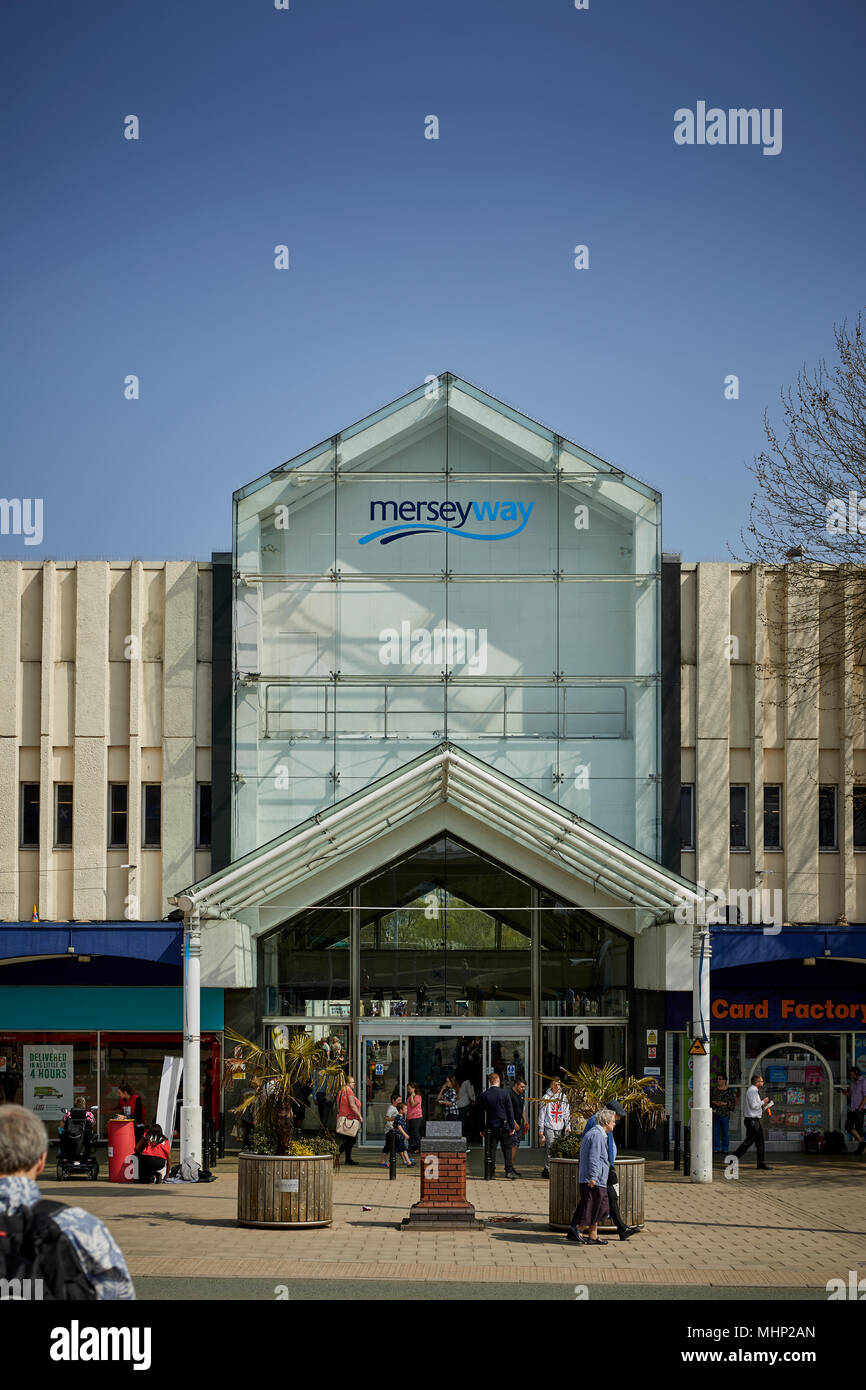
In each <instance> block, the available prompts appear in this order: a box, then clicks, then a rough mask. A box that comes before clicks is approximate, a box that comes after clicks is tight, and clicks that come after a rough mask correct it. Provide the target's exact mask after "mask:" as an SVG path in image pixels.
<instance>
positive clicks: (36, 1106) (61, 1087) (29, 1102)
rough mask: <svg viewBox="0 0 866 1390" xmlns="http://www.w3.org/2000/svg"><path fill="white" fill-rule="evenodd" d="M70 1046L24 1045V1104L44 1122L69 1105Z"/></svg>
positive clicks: (57, 1117)
mask: <svg viewBox="0 0 866 1390" xmlns="http://www.w3.org/2000/svg"><path fill="white" fill-rule="evenodd" d="M72 1102H73V1081H72V1048H71V1047H54V1046H50V1045H48V1044H45V1045H42V1044H39V1045H37V1044H35V1043H33V1044H29V1045H26V1046H25V1047H24V1105H25V1106H26V1108H27V1109H28V1110H32V1111H33V1112H34V1114H36V1115H38V1116H39V1118H40V1119H41V1120H44V1121H45V1123H46V1124H47V1125H50V1124H51V1123H52V1121H60V1120H62V1119H63V1112H64V1111H65V1110H71V1109H72Z"/></svg>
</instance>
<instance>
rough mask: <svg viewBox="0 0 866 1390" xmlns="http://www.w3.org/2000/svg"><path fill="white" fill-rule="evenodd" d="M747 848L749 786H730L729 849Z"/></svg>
mask: <svg viewBox="0 0 866 1390" xmlns="http://www.w3.org/2000/svg"><path fill="white" fill-rule="evenodd" d="M748 848H749V788H748V787H747V786H744V785H739V786H734V785H732V786H731V849H744V850H747V849H748Z"/></svg>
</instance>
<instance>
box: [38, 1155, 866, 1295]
mask: <svg viewBox="0 0 866 1390" xmlns="http://www.w3.org/2000/svg"><path fill="white" fill-rule="evenodd" d="M216 1172H217V1174H218V1176H217V1180H216V1182H213V1183H208V1184H201V1185H196V1184H181V1185H173V1184H163V1185H161V1186H157V1187H152V1186H126V1185H113V1184H109V1183H107V1182H99V1183H78V1182H76V1183H72V1182H67V1183H57V1182H56V1181H45V1182H42V1183H41V1184H40V1186H41V1187H42V1189H43V1191H44V1192H45V1194H46V1196H51V1197H57V1198H59V1199H60V1200H61V1201H65V1202H67V1203H69V1204H70V1205H79V1206H83V1207H85V1208H86V1209H87V1210H88V1211H92V1212H94V1213H95V1214H96V1215H98V1216H100V1217H101V1218H102V1219H103V1220H104V1221H106V1223H107V1224H108V1226H109V1228H110V1229H111V1231H112V1232H113V1234H114V1236H115V1238H116V1239H117V1241H118V1243H119V1245H120V1246H121V1248H122V1250H123V1251H124V1253H125V1255H126V1258H127V1261H128V1263H129V1267H130V1271H131V1273H132V1276H133V1279H135V1278H136V1277H139V1278H142V1279H144V1280H145V1281H150V1280H156V1279H158V1280H160V1281H161V1283H162V1281H165V1280H169V1279H174V1280H208V1281H213V1280H234V1281H238V1280H247V1279H249V1280H255V1279H260V1280H261V1279H265V1280H269V1279H273V1280H274V1281H275V1282H286V1281H289V1280H297V1281H301V1282H302V1283H304V1285H305V1286H306V1285H307V1284H309V1283H315V1282H316V1281H322V1280H325V1281H327V1280H331V1281H344V1280H353V1279H354V1280H383V1279H385V1280H388V1279H391V1280H393V1279H398V1280H403V1281H407V1280H408V1281H426V1282H439V1283H453V1284H459V1283H461V1282H464V1283H465V1282H468V1281H471V1282H472V1283H478V1284H497V1283H567V1282H568V1281H571V1282H572V1284H575V1283H585V1284H591V1285H596V1284H597V1285H600V1286H603V1285H622V1286H624V1287H625V1286H634V1285H639V1284H645V1285H647V1286H655V1285H658V1286H659V1287H662V1286H664V1287H669V1288H683V1289H688V1288H697V1287H702V1288H736V1287H740V1288H752V1289H754V1288H790V1289H792V1290H794V1289H800V1290H823V1289H824V1286H825V1285H826V1282H827V1280H828V1279H831V1278H837V1277H843V1278H846V1277H847V1272H848V1271H849V1270H851V1269H859V1270H861V1271H862V1270H863V1269H864V1268H866V1164H864V1163H863V1162H862V1161H860V1160H858V1159H856V1158H854V1157H853V1156H841V1155H840V1156H839V1158H838V1159H829V1160H828V1159H827V1158H824V1157H817V1158H815V1159H809V1160H804V1159H802V1158H800V1156H799V1155H792V1156H790V1157H787V1158H785V1159H780V1158H778V1157H776V1158H775V1159H774V1163H773V1172H772V1173H758V1172H757V1171H755V1170H754V1169H751V1168H746V1167H743V1168H741V1170H740V1177H739V1179H738V1180H736V1181H730V1180H726V1179H725V1178H724V1176H723V1172H722V1170H721V1169H719V1171H718V1174H717V1177H716V1180H715V1181H714V1182H713V1183H712V1184H706V1185H705V1184H697V1183H692V1182H691V1180H690V1179H688V1178H685V1177H683V1176H682V1174H675V1173H674V1172H673V1170H672V1166H671V1165H670V1164H669V1163H668V1164H665V1163H663V1162H662V1161H661V1160H659V1159H648V1161H647V1169H646V1216H647V1224H646V1226H645V1228H644V1229H643V1230H642V1231H641V1232H640V1234H639V1235H636V1236H634V1237H632V1239H631V1240H629V1241H623V1242H621V1241H619V1240H617V1239H616V1237H615V1236H613V1237H611V1238H610V1240H609V1243H608V1245H607V1246H605V1247H600V1248H597V1249H592V1250H590V1249H587V1248H586V1247H584V1246H575V1245H574V1244H572V1243H571V1242H567V1241H566V1240H565V1239H564V1236H563V1235H562V1234H561V1233H559V1232H553V1231H551V1230H550V1229H549V1227H548V1224H547V1203H548V1194H549V1190H550V1189H549V1184H548V1183H546V1182H544V1181H542V1180H541V1178H540V1176H530V1175H529V1174H528V1173H527V1175H526V1176H524V1177H523V1178H522V1179H521V1181H519V1182H509V1181H507V1180H506V1179H505V1178H502V1177H500V1178H497V1179H496V1180H494V1181H492V1182H484V1181H483V1180H481V1179H480V1178H478V1177H474V1176H470V1177H469V1178H468V1180H467V1197H468V1200H469V1201H470V1202H472V1203H473V1204H474V1206H475V1208H476V1212H477V1215H478V1217H479V1218H480V1219H481V1220H482V1221H483V1222H484V1225H483V1228H482V1229H480V1230H476V1231H471V1232H452V1231H448V1232H437V1231H435V1230H434V1231H430V1232H426V1231H420V1232H419V1231H413V1230H411V1228H410V1229H409V1230H408V1231H405V1232H404V1231H401V1229H400V1223H401V1221H402V1220H403V1218H404V1217H405V1216H406V1215H407V1214H408V1211H409V1208H410V1206H411V1205H412V1203H413V1202H415V1201H417V1200H418V1195H419V1182H420V1179H419V1176H418V1172H417V1170H414V1171H411V1170H407V1171H406V1172H400V1173H399V1174H398V1177H397V1180H396V1181H395V1182H390V1181H389V1180H388V1174H387V1171H386V1170H383V1169H381V1168H380V1167H379V1166H378V1159H377V1158H375V1159H373V1160H372V1161H371V1162H364V1161H363V1159H362V1162H361V1164H360V1165H359V1166H358V1167H357V1168H350V1169H345V1168H343V1169H340V1170H338V1171H337V1172H336V1173H335V1175H334V1222H333V1225H332V1226H330V1227H327V1228H318V1229H314V1230H298V1231H287V1230H282V1229H275V1230H272V1231H269V1230H259V1229H253V1228H245V1227H240V1226H238V1225H237V1222H236V1204H237V1161H236V1160H234V1159H226V1160H223V1161H221V1162H220V1163H219V1164H218V1165H217V1168H216ZM365 1206H368V1207H370V1208H371V1210H370V1211H368V1212H365V1211H364V1210H363V1207H365Z"/></svg>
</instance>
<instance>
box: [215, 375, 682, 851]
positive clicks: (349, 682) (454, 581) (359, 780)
mask: <svg viewBox="0 0 866 1390" xmlns="http://www.w3.org/2000/svg"><path fill="white" fill-rule="evenodd" d="M660 531H661V499H660V497H659V494H658V493H657V492H655V491H654V490H653V489H652V488H649V487H647V486H646V485H645V484H643V483H640V482H638V481H637V480H635V479H633V478H629V477H628V476H626V475H625V474H623V473H622V472H621V471H620V470H618V469H616V468H614V467H612V466H611V465H610V464H608V463H606V462H604V461H603V460H602V459H600V458H598V457H596V456H595V455H593V454H591V453H589V452H588V451H586V450H584V449H581V448H580V447H579V446H577V445H575V444H572V443H570V442H569V441H568V440H566V439H564V438H562V437H561V436H560V435H557V434H555V433H553V432H552V431H550V430H548V429H545V428H544V427H543V426H541V425H539V424H537V423H536V422H535V421H533V420H530V419H529V418H528V417H526V416H523V415H521V414H519V413H518V412H517V411H515V410H512V409H511V408H510V407H508V406H505V405H503V404H501V403H500V402H498V401H495V400H494V399H493V398H492V397H490V396H488V395H486V394H485V393H484V392H482V391H479V390H478V389H477V388H475V387H474V386H471V385H469V384H468V383H467V382H464V381H461V380H460V379H458V378H457V377H454V376H452V375H451V374H450V373H446V374H444V375H443V376H441V377H438V378H435V379H433V380H432V381H430V382H429V383H427V385H425V386H423V387H419V388H417V390H415V391H412V392H410V393H409V394H408V395H406V396H403V397H402V398H401V399H400V400H398V401H395V402H394V403H393V404H392V405H390V406H387V407H385V408H384V409H382V410H380V411H377V412H376V413H375V414H374V415H371V416H369V417H368V418H367V419H366V420H363V421H361V422H360V423H358V424H356V425H353V426H352V427H351V428H349V429H346V430H343V431H342V432H341V433H340V434H338V435H335V436H334V437H333V438H331V439H329V440H327V441H326V442H324V443H323V444H321V445H318V446H316V447H315V448H313V449H310V450H308V451H307V452H306V453H305V454H302V455H300V456H299V457H298V458H296V459H293V460H290V461H289V462H288V463H286V464H284V465H282V467H280V468H277V469H274V470H273V471H272V472H270V473H268V474H266V475H265V476H264V477H263V478H259V479H258V480H256V481H255V482H253V483H250V484H249V485H248V486H247V487H245V488H242V489H241V490H240V491H239V492H237V493H236V494H235V498H234V569H235V616H234V639H235V642H234V650H235V657H234V664H235V677H236V679H235V691H236V696H235V711H234V749H233V754H234V765H233V771H234V779H233V787H234V805H233V845H232V850H233V857H234V858H237V857H238V856H240V855H242V854H245V853H247V852H248V851H249V850H251V849H254V848H255V847H257V846H259V845H262V844H264V843H265V842H267V841H268V840H270V839H272V838H273V837H274V836H276V835H278V834H280V833H282V832H283V831H285V830H287V829H289V828H291V827H292V826H294V825H297V824H298V823H300V822H301V821H303V820H305V819H306V818H307V817H309V816H310V815H313V814H315V813H316V812H317V811H319V810H321V809H323V808H324V807H326V806H330V805H333V804H335V803H336V802H338V801H340V800H342V799H343V798H345V797H346V796H348V795H350V794H351V793H353V792H355V791H358V790H360V789H361V788H363V787H365V786H367V785H368V784H369V783H371V782H373V781H375V780H376V779H377V778H379V777H382V776H384V775H385V774H387V773H388V772H390V771H392V770H393V769H394V768H397V767H399V766H401V765H402V764H405V763H406V762H408V761H409V760H410V759H412V758H414V757H416V756H417V755H418V754H419V753H421V752H423V751H424V749H425V748H428V747H433V746H434V745H436V744H438V743H440V742H441V741H442V740H445V739H447V740H449V741H450V742H452V743H455V744H458V745H460V746H462V747H464V748H466V749H467V750H468V751H470V752H472V753H474V754H475V755H476V756H477V757H479V758H481V759H483V760H484V761H485V762H486V763H487V764H488V765H490V766H491V767H494V768H497V769H499V770H501V771H502V772H505V773H507V774H508V775H510V776H511V777H514V778H516V779H517V780H518V781H520V782H521V783H523V784H524V785H525V786H526V787H528V788H529V789H530V790H533V791H537V792H539V793H541V794H542V795H544V796H545V797H547V798H548V799H550V800H552V801H555V802H557V803H559V804H560V805H561V806H562V807H564V808H566V809H568V810H572V811H575V812H576V813H578V814H579V815H581V816H583V817H585V818H586V819H587V820H589V821H591V822H592V823H593V824H594V825H596V826H599V827H600V828H602V829H604V830H607V831H608V832H610V833H611V834H612V835H615V836H616V837H617V838H618V839H620V840H623V841H625V842H626V843H627V844H630V845H633V846H634V847H635V848H637V849H639V850H641V851H642V852H643V853H645V854H649V855H650V856H652V857H654V858H655V857H657V855H658V822H659V815H658V811H659V805H658V803H659V780H658V773H659V770H660V769H659V669H660V658H659V606H660Z"/></svg>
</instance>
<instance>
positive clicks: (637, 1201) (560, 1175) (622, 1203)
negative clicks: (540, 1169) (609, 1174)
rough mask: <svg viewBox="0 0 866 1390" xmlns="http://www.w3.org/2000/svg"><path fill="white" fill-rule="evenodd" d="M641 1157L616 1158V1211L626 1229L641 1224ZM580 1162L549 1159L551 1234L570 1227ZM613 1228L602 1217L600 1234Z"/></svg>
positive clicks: (642, 1185) (568, 1159)
mask: <svg viewBox="0 0 866 1390" xmlns="http://www.w3.org/2000/svg"><path fill="white" fill-rule="evenodd" d="M645 1166H646V1165H645V1162H644V1160H643V1159H642V1158H617V1160H616V1172H617V1177H618V1178H619V1209H620V1213H621V1215H622V1219H623V1221H624V1222H625V1224H626V1225H627V1226H643V1224H644V1171H645ZM579 1167H580V1163H579V1161H578V1159H576V1158H552V1159H551V1160H550V1205H549V1208H548V1220H549V1223H550V1226H551V1229H552V1230H554V1231H564V1230H567V1228H568V1227H569V1225H570V1224H571V1218H572V1216H573V1215H574V1210H575V1207H576V1206H577V1203H578V1200H579V1198H580V1192H579V1190H578V1181H577V1174H578V1169H579ZM615 1229H616V1228H615V1227H614V1226H613V1225H612V1224H611V1223H610V1221H609V1219H608V1218H607V1217H605V1219H604V1221H602V1222H601V1224H600V1225H599V1230H601V1231H613V1230H615Z"/></svg>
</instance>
